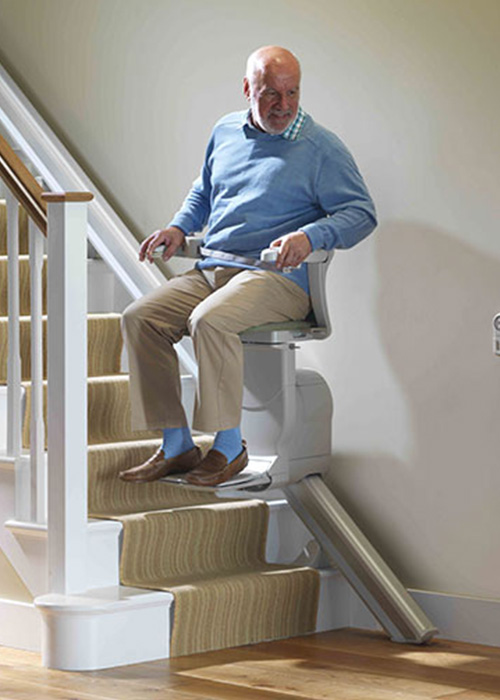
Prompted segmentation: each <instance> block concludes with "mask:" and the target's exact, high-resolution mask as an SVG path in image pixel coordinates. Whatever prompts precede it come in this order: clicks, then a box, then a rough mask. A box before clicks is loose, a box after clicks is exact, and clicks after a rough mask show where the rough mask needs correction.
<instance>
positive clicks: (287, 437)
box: [164, 236, 438, 644]
mask: <svg viewBox="0 0 500 700" xmlns="http://www.w3.org/2000/svg"><path fill="white" fill-rule="evenodd" d="M201 240H202V239H201V238H200V237H196V236H189V237H187V240H186V245H185V247H184V250H183V251H182V252H181V253H180V254H181V255H182V256H183V257H190V258H199V257H200V246H201ZM263 257H264V256H263ZM332 257H333V251H325V250H317V251H314V252H313V253H311V254H310V255H309V257H308V258H307V259H306V261H305V263H304V264H307V270H308V276H309V287H310V296H311V302H312V311H311V313H310V315H309V317H308V318H307V319H306V320H305V321H296V322H286V323H276V324H265V325H263V326H256V327H254V328H250V329H248V330H246V331H244V332H243V333H241V335H240V337H241V339H242V342H243V345H244V356H245V370H244V371H245V376H244V393H243V414H242V424H241V430H242V434H243V435H244V436H245V438H246V440H247V442H248V444H249V446H250V459H249V464H248V466H247V467H246V468H245V469H244V470H243V471H242V472H240V473H239V474H237V475H236V476H235V477H233V478H232V479H230V480H229V481H227V482H225V483H223V484H220V485H219V486H217V487H215V488H213V487H212V488H207V487H195V486H192V485H190V484H188V482H187V481H185V479H184V478H183V477H182V476H173V475H172V476H168V477H165V479H164V481H167V482H169V483H172V484H177V485H182V486H186V487H189V488H196V489H200V488H203V489H204V490H210V491H216V492H219V493H221V494H222V493H224V492H226V493H228V492H230V491H233V492H234V490H235V489H236V490H238V491H241V492H256V491H263V490H266V489H269V488H273V489H276V488H279V489H282V490H283V492H284V494H285V497H286V499H287V501H288V503H289V504H290V506H291V507H292V509H293V510H294V511H295V512H296V513H297V515H298V516H299V517H300V519H301V520H302V521H303V522H304V524H305V525H306V527H307V528H308V530H309V531H310V532H311V533H312V535H313V536H314V537H315V538H316V540H317V541H318V543H319V544H320V546H321V548H322V550H323V552H324V553H325V555H326V556H327V558H328V559H329V560H331V562H332V563H333V564H334V565H335V566H336V567H337V568H338V569H339V570H340V572H341V573H342V574H343V575H344V576H345V577H346V579H347V580H348V582H349V583H350V584H351V586H352V587H353V588H354V590H355V591H356V593H357V594H358V595H359V596H360V598H361V599H362V600H363V602H364V603H365V604H366V606H367V607H368V609H369V610H370V611H371V612H372V614H373V615H374V617H375V618H376V619H377V620H378V622H379V623H380V625H381V626H382V627H383V628H384V630H385V631H386V632H387V634H388V635H389V637H390V638H391V640H392V641H394V642H401V643H413V644H423V643H425V642H428V641H430V639H431V638H432V637H433V636H434V634H436V633H437V631H438V630H437V629H436V628H435V627H434V626H433V625H432V623H431V622H430V620H429V619H428V618H427V617H426V615H425V614H424V612H423V611H422V609H421V608H420V607H419V606H418V605H417V604H416V602H415V601H414V599H413V598H412V597H411V596H410V594H409V593H408V591H407V590H406V589H405V588H404V586H403V585H402V583H401V582H400V581H399V580H398V578H397V577H396V576H395V574H394V573H393V572H392V571H391V569H390V568H389V567H388V565H387V564H386V563H385V562H384V560H383V559H382V557H381V556H380V555H379V554H378V552H377V551H376V550H375V549H374V547H373V546H372V545H371V544H370V542H369V541H368V539H367V538H366V537H365V535H364V534H363V533H362V532H361V530H360V529H359V528H358V527H357V525H356V524H355V523H354V522H353V520H352V519H351V518H350V516H349V515H348V513H347V512H346V511H345V510H344V508H343V507H342V506H341V504H340V503H339V502H338V501H337V499H336V498H335V496H334V495H333V493H332V492H331V491H330V489H329V488H328V487H327V485H326V484H325V482H324V480H323V475H324V474H325V473H326V472H327V471H328V469H329V467H330V464H331V425H332V414H333V403H332V398H331V393H330V390H329V387H328V385H327V383H326V382H325V380H324V379H323V377H322V376H321V375H320V374H319V373H318V372H316V371H313V370H309V369H296V366H295V351H296V349H297V343H299V342H304V341H309V340H323V339H325V338H328V336H329V335H330V333H331V326H330V321H329V316H328V309H327V298H326V290H325V282H326V274H327V270H328V267H329V264H330V262H331V260H332Z"/></svg>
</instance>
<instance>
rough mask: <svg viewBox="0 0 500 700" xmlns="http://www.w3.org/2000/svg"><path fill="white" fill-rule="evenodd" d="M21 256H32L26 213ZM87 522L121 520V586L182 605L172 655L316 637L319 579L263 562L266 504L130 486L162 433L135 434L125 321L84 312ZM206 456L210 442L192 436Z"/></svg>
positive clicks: (25, 339)
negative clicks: (123, 476)
mask: <svg viewBox="0 0 500 700" xmlns="http://www.w3.org/2000/svg"><path fill="white" fill-rule="evenodd" d="M21 220H22V233H21V253H22V254H23V255H26V253H27V234H26V228H27V227H26V217H25V216H24V215H23V216H22V219H21ZM5 237H6V236H5V206H4V204H3V203H2V202H0V383H5V381H6V355H7V319H6V318H5V315H6V313H7V311H6V304H7V299H6V297H7V291H6V257H5V255H6V243H5ZM21 285H22V292H21V297H22V300H21V314H22V315H23V319H22V324H21V333H22V341H21V343H22V365H23V368H22V379H23V382H24V386H25V388H26V391H27V411H26V416H25V422H24V429H23V444H24V446H25V447H27V446H28V445H29V413H30V402H29V395H30V383H29V378H30V366H29V365H30V362H29V328H30V319H29V268H28V262H27V258H24V257H23V259H22V262H21ZM88 334H89V355H88V357H89V515H90V516H92V517H95V518H106V519H114V520H119V521H120V522H121V523H122V524H123V548H122V554H121V560H120V571H121V581H122V583H123V584H124V585H127V586H135V587H139V588H146V589H155V590H168V591H171V592H172V593H173V595H174V599H175V608H174V627H173V636H172V643H171V653H172V655H173V656H180V655H185V654H192V653H195V652H200V651H207V650H212V649H220V648H226V647H230V646H237V645H242V644H248V643H253V642H259V641H263V640H269V639H277V638H281V637H290V636H295V635H300V634H306V633H308V632H313V631H314V629H315V622H316V612H317V604H318V592H319V576H318V574H317V572H316V571H315V570H313V569H308V568H305V567H292V566H281V565H275V564H268V563H266V561H265V544H266V537H267V526H268V507H267V505H266V504H265V503H264V502H262V501H258V500H239V499H238V500H230V499H219V498H217V497H216V496H215V495H214V494H212V493H206V492H201V491H196V490H189V489H185V488H182V487H175V486H171V485H169V484H166V483H163V482H155V483H151V484H127V483H124V482H122V481H120V480H119V479H118V476H117V474H118V472H119V471H121V470H123V469H127V468H128V467H131V466H134V465H136V464H138V463H140V462H142V461H144V460H145V459H147V458H148V457H149V456H150V455H151V454H152V453H153V452H154V451H155V450H156V449H157V447H158V445H159V435H158V434H155V433H149V432H143V433H132V432H131V431H130V426H129V417H130V403H129V397H128V377H127V376H126V375H124V374H121V373H120V356H121V349H122V346H121V334H120V317H119V315H118V314H112V313H109V314H90V315H89V325H88ZM197 440H198V442H199V444H200V446H201V448H202V449H203V450H207V449H208V448H209V446H210V440H209V438H206V437H200V438H198V439H197Z"/></svg>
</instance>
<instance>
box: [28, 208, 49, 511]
mask: <svg viewBox="0 0 500 700" xmlns="http://www.w3.org/2000/svg"><path fill="white" fill-rule="evenodd" d="M29 241H30V248H29V250H30V272H31V423H30V472H31V475H30V481H31V488H30V490H31V499H30V504H31V520H32V521H34V522H37V523H42V522H44V520H45V497H46V488H45V486H46V479H45V469H44V452H45V428H44V421H43V325H42V313H43V309H42V267H43V235H42V233H41V231H40V230H39V229H38V228H37V226H36V225H35V223H34V222H33V221H32V220H31V218H30V219H29Z"/></svg>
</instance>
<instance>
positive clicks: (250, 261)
mask: <svg viewBox="0 0 500 700" xmlns="http://www.w3.org/2000/svg"><path fill="white" fill-rule="evenodd" d="M200 253H201V254H202V255H204V256H205V257H207V258H213V259H214V260H225V261H227V262H234V263H241V264H242V265H251V266H252V267H259V268H261V269H262V270H273V271H274V272H276V270H277V267H276V265H275V264H274V263H271V262H266V261H265V260H257V259H256V258H245V256H243V255H233V254H232V253H225V252H224V251H223V250H213V249H212V248H200Z"/></svg>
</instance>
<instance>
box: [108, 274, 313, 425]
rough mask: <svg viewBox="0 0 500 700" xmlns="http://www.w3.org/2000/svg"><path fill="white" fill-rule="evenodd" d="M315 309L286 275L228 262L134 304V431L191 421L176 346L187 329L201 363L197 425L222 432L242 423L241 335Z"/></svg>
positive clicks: (129, 337) (128, 313)
mask: <svg viewBox="0 0 500 700" xmlns="http://www.w3.org/2000/svg"><path fill="white" fill-rule="evenodd" d="M209 280H210V281H209ZM309 308H310V302H309V297H308V295H307V294H306V293H305V292H304V290H303V289H301V288H300V287H299V286H298V285H297V284H295V282H291V281H290V280H288V279H286V278H285V277H282V276H281V275H278V274H276V273H274V272H268V271H267V270H241V269H238V268H223V267H220V268H215V269H211V270H208V271H204V272H201V271H199V270H190V271H189V272H187V273H185V274H183V275H180V276H178V277H174V278H173V279H171V280H169V281H168V282H167V283H166V284H164V285H162V286H161V287H160V288H159V289H157V290H155V291H154V292H152V293H151V294H148V295H146V296H144V297H143V298H142V299H138V300H137V301H135V302H134V303H133V304H131V305H130V306H129V307H128V308H127V309H126V310H125V312H124V314H123V318H122V331H123V335H124V339H125V342H126V345H127V350H128V357H129V367H130V392H131V397H130V398H131V405H132V428H133V429H134V430H155V429H162V428H178V427H183V426H187V425H188V421H187V419H186V415H185V413H184V409H183V407H182V403H181V381H180V374H179V365H178V360H177V353H176V352H175V349H174V347H173V345H174V343H176V342H177V341H179V340H180V339H181V338H182V336H183V335H184V334H185V333H186V332H189V334H190V335H191V337H192V339H193V345H194V350H195V354H196V359H197V362H198V386H197V393H196V401H195V409H194V416H193V428H194V429H195V430H200V431H204V432H217V431H218V430H226V429H228V428H235V427H237V426H238V425H240V422H241V404H242V398H243V347H242V343H241V340H240V338H239V336H238V333H240V332H241V331H243V330H245V329H246V328H250V327H251V326H257V325H260V324H263V323H271V322H280V321H289V320H299V319H303V318H305V316H306V315H307V313H308V311H309Z"/></svg>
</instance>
